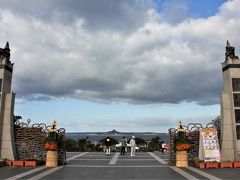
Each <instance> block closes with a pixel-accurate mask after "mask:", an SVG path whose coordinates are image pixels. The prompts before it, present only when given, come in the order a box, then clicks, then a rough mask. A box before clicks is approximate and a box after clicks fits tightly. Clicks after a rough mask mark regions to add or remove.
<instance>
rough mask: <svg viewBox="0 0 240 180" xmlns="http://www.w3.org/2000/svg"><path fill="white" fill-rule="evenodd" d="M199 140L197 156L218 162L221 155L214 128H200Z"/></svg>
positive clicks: (206, 160)
mask: <svg viewBox="0 0 240 180" xmlns="http://www.w3.org/2000/svg"><path fill="white" fill-rule="evenodd" d="M199 140H200V142H199V158H200V159H203V160H204V161H205V162H209V161H217V162H220V161H221V155H220V147H219V142H218V135H217V130H216V128H202V129H201V130H200V138H199Z"/></svg>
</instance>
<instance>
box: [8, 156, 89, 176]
mask: <svg viewBox="0 0 240 180" xmlns="http://www.w3.org/2000/svg"><path fill="white" fill-rule="evenodd" d="M87 153H88V152H85V153H81V154H78V155H76V156H73V157H71V158H68V159H67V161H69V160H72V159H75V158H77V157H80V156H84V155H85V154H87ZM59 167H61V168H62V167H63V166H59ZM45 168H47V167H46V166H41V167H38V168H35V169H32V170H30V171H27V172H24V173H21V174H17V175H15V176H12V177H10V178H8V179H6V180H15V179H19V178H22V177H25V176H27V175H30V174H33V173H35V172H38V171H40V170H43V169H45ZM55 169H56V170H55ZM59 169H60V168H58V167H56V168H53V169H50V170H51V171H50V170H48V171H45V172H51V173H53V172H55V171H57V170H59ZM52 171H53V172H52ZM45 172H43V173H41V174H44V173H45ZM41 174H39V175H41ZM37 176H38V175H37ZM34 177H36V176H34ZM34 177H33V178H34ZM30 179H31V178H30Z"/></svg>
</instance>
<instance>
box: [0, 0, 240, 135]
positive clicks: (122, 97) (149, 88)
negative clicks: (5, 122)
mask: <svg viewBox="0 0 240 180" xmlns="http://www.w3.org/2000/svg"><path fill="white" fill-rule="evenodd" d="M0 4H1V6H0V47H2V48H3V47H4V46H5V43H6V42H7V41H9V43H10V49H11V61H12V62H13V63H14V72H13V86H12V89H13V91H14V92H16V103H15V115H20V116H22V118H23V119H22V121H25V122H26V121H27V119H31V122H32V123H37V122H43V123H46V124H51V122H52V121H53V120H56V121H57V123H58V126H59V127H63V128H66V131H67V132H87V131H110V130H112V129H116V130H118V131H122V132H126V131H128V132H129V131H133V132H140V131H144V132H146V131H151V132H167V131H168V129H169V128H172V127H177V125H178V122H179V121H180V120H181V121H183V123H184V124H187V123H190V122H191V123H194V122H198V123H202V124H206V123H209V122H211V120H212V119H215V118H216V117H217V116H218V115H220V102H219V101H220V100H219V99H220V93H221V91H222V89H223V82H222V70H221V63H222V62H223V61H224V53H225V45H226V41H227V40H229V41H230V44H231V45H232V46H235V47H236V54H237V55H238V54H240V41H239V39H238V37H240V31H239V30H240V11H239V7H240V0H231V1H230V0H229V1H226V0H211V1H209V0H181V1H179V0H121V1H120V0H101V1H99V0H81V1H77V0H68V1H65V0H35V1H31V0H24V1H17V0H0Z"/></svg>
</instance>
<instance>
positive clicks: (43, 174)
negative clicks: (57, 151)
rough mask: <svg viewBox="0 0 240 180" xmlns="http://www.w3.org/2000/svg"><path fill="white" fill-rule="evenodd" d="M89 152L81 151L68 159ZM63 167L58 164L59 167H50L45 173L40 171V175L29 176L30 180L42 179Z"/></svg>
mask: <svg viewBox="0 0 240 180" xmlns="http://www.w3.org/2000/svg"><path fill="white" fill-rule="evenodd" d="M87 153H88V152H84V153H80V154H78V155H75V156H73V157H70V158H68V159H67V160H66V161H71V160H73V159H76V158H78V157H81V156H84V155H85V154H87ZM63 167H64V166H58V167H55V168H52V169H49V170H48V171H45V172H43V173H40V174H38V175H36V176H33V177H31V178H29V180H38V179H41V178H43V177H45V176H47V175H49V174H52V173H54V172H55V171H58V170H59V169H62V168H63Z"/></svg>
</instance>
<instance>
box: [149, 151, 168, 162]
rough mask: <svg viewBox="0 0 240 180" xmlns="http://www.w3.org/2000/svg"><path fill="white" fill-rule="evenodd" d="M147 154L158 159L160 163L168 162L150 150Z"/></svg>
mask: <svg viewBox="0 0 240 180" xmlns="http://www.w3.org/2000/svg"><path fill="white" fill-rule="evenodd" d="M148 154H149V155H150V156H152V157H154V158H155V159H156V160H157V161H159V162H160V163H161V164H168V163H167V162H166V161H164V160H163V159H161V158H160V157H158V156H157V155H155V154H153V153H152V152H148Z"/></svg>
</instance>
